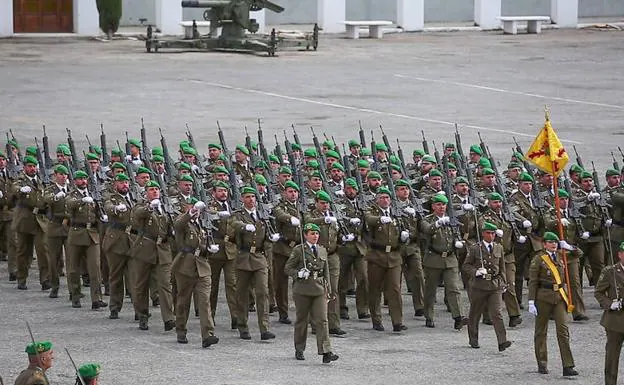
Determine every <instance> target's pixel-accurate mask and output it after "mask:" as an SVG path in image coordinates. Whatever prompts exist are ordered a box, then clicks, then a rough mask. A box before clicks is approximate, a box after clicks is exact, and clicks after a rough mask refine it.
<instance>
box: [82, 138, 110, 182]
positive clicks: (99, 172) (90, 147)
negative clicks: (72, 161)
mask: <svg viewBox="0 0 624 385" xmlns="http://www.w3.org/2000/svg"><path fill="white" fill-rule="evenodd" d="M85 137H86V138H87V144H88V145H89V152H95V151H94V150H93V149H94V147H93V145H92V144H91V140H89V135H85ZM83 154H84V151H83ZM84 158H85V164H86V165H87V167H88V166H89V164H88V162H87V155H86V154H84ZM98 174H99V176H100V178H101V179H102V180H105V179H106V171H104V169H103V168H102V167H100V168H99V169H98Z"/></svg>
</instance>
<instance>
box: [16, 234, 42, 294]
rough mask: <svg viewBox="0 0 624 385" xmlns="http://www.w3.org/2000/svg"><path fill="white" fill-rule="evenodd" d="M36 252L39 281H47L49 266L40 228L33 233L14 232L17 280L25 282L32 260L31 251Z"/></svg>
mask: <svg viewBox="0 0 624 385" xmlns="http://www.w3.org/2000/svg"><path fill="white" fill-rule="evenodd" d="M35 250H36V252H37V266H38V268H39V283H41V284H42V285H43V284H44V283H45V282H48V275H49V268H48V255H47V250H46V247H45V236H44V233H43V231H42V230H41V229H39V230H37V232H36V233H35V234H31V233H21V232H18V233H16V254H17V259H16V262H17V281H18V282H19V283H26V280H27V279H28V270H29V269H30V265H31V264H32V260H33V251H35Z"/></svg>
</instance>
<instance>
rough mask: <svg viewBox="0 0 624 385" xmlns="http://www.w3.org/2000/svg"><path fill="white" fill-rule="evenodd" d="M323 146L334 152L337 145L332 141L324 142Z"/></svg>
mask: <svg viewBox="0 0 624 385" xmlns="http://www.w3.org/2000/svg"><path fill="white" fill-rule="evenodd" d="M323 146H324V147H327V148H329V149H330V150H333V149H334V148H336V145H335V144H334V142H333V141H331V140H326V141H324V142H323Z"/></svg>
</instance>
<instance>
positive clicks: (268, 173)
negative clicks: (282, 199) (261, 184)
mask: <svg viewBox="0 0 624 385" xmlns="http://www.w3.org/2000/svg"><path fill="white" fill-rule="evenodd" d="M258 152H259V153H260V157H261V158H262V160H264V163H265V164H266V167H265V168H264V178H265V179H266V180H267V183H268V184H269V185H268V188H267V191H268V190H270V193H269V194H267V196H268V197H269V201H270V202H273V199H275V194H274V193H273V187H274V186H275V185H276V184H277V180H276V179H275V172H274V171H273V168H272V167H271V162H270V159H269V153H268V151H267V149H266V146H265V145H264V135H263V134H262V126H261V125H260V119H258Z"/></svg>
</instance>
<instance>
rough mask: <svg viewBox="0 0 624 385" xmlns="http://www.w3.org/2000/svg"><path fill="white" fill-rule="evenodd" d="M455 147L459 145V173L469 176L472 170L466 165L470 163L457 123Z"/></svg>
mask: <svg viewBox="0 0 624 385" xmlns="http://www.w3.org/2000/svg"><path fill="white" fill-rule="evenodd" d="M455 147H457V153H458V154H459V165H458V166H459V167H458V169H459V170H458V171H459V172H458V173H459V175H460V176H467V175H468V174H472V172H470V170H468V169H467V166H466V164H467V163H468V160H467V159H466V156H465V155H464V149H463V148H462V143H461V135H460V134H459V129H458V128H457V123H455ZM471 177H472V175H471ZM471 190H472V189H471Z"/></svg>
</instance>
